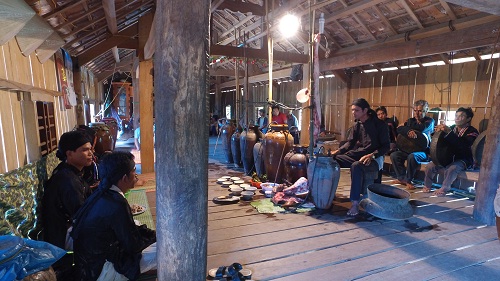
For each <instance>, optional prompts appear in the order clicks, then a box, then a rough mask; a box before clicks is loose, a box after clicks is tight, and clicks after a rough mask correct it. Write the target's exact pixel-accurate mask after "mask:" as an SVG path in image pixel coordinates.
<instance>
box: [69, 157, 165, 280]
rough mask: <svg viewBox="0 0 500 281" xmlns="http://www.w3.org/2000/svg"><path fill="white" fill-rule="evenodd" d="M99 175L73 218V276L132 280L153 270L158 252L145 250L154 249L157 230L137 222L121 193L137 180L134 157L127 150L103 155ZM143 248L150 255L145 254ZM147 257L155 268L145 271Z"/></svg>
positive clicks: (80, 278) (91, 278) (82, 278)
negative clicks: (94, 187) (112, 275)
mask: <svg viewBox="0 0 500 281" xmlns="http://www.w3.org/2000/svg"><path fill="white" fill-rule="evenodd" d="M99 175H100V177H101V182H100V184H99V188H98V190H96V191H94V193H93V194H92V195H91V196H90V197H89V198H88V199H87V201H86V202H85V204H84V205H83V206H82V207H81V208H80V210H79V211H78V213H77V214H76V216H75V219H74V222H73V231H72V233H71V236H72V237H73V239H74V250H75V267H76V277H77V280H81V281H87V280H93V281H94V280H98V279H99V278H100V279H99V280H106V277H104V274H110V273H113V274H116V275H123V276H121V277H122V278H127V279H128V280H136V279H137V278H138V277H139V274H140V273H141V272H144V271H148V270H150V269H156V250H153V251H149V250H150V249H151V248H154V249H156V243H155V242H156V232H155V231H154V230H151V229H148V228H147V227H146V226H145V225H141V226H137V225H136V224H135V222H134V219H133V218H132V210H131V208H130V206H129V204H128V202H127V199H125V196H124V194H125V193H126V192H127V191H129V190H130V189H132V188H134V185H135V183H136V182H137V174H136V173H135V162H134V156H133V155H132V154H131V153H129V152H113V153H110V154H107V155H105V156H104V157H102V159H101V162H100V164H99ZM152 244H153V245H152ZM146 248H148V249H146ZM145 249H146V251H148V252H150V255H149V254H148V255H149V256H146V255H143V253H144V252H143V251H144V250H145ZM151 256H152V258H151ZM150 258H151V259H150ZM145 259H147V260H149V261H151V263H149V265H151V264H153V266H152V267H148V268H147V269H145V268H144V267H143V266H142V265H143V264H144V261H145Z"/></svg>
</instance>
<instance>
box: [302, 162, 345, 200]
mask: <svg viewBox="0 0 500 281" xmlns="http://www.w3.org/2000/svg"><path fill="white" fill-rule="evenodd" d="M307 179H308V181H309V194H310V196H311V199H312V202H313V203H314V205H315V206H316V208H318V209H329V208H330V207H331V206H332V201H333V198H334V197H335V192H336V191H337V186H338V184H339V179H340V166H339V164H338V163H337V161H335V160H334V159H333V158H332V157H331V156H330V155H328V156H327V155H316V156H314V157H313V159H312V160H311V162H309V165H308V167H307Z"/></svg>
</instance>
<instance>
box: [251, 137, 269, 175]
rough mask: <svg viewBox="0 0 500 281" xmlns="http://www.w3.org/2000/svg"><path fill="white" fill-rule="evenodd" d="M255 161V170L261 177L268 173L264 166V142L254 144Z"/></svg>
mask: <svg viewBox="0 0 500 281" xmlns="http://www.w3.org/2000/svg"><path fill="white" fill-rule="evenodd" d="M253 161H254V163H255V172H256V173H257V175H258V176H259V177H260V176H262V175H263V174H265V173H266V169H265V167H264V147H263V146H262V142H257V143H255V145H254V146H253Z"/></svg>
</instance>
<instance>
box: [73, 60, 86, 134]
mask: <svg viewBox="0 0 500 281" xmlns="http://www.w3.org/2000/svg"><path fill="white" fill-rule="evenodd" d="M73 85H74V88H75V94H76V110H75V111H76V124H77V125H86V124H85V113H84V112H83V111H84V106H83V89H82V74H81V72H80V68H79V67H74V68H73Z"/></svg>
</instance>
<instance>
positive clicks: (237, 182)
mask: <svg viewBox="0 0 500 281" xmlns="http://www.w3.org/2000/svg"><path fill="white" fill-rule="evenodd" d="M233 183H234V184H243V183H245V181H244V180H236V181H233Z"/></svg>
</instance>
